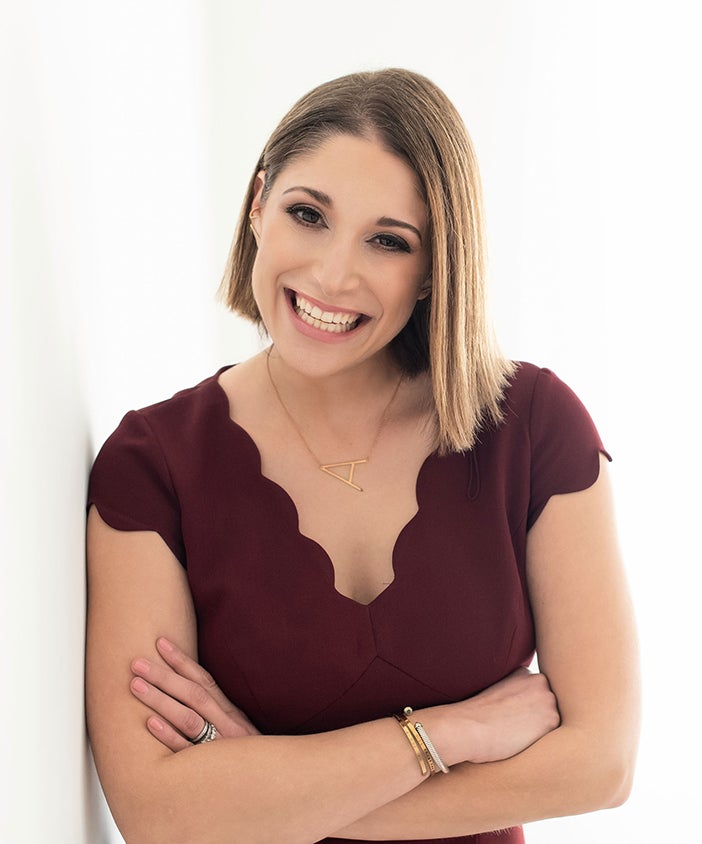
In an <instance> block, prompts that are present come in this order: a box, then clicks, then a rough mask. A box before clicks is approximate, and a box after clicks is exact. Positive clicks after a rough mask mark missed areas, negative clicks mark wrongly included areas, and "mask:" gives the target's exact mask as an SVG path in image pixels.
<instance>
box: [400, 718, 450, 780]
mask: <svg viewBox="0 0 702 844" xmlns="http://www.w3.org/2000/svg"><path fill="white" fill-rule="evenodd" d="M411 714H412V707H411V706H406V707H405V708H404V710H403V712H402V715H395V716H393V717H394V718H395V720H396V721H397V723H398V724H399V725H400V726H401V727H402V730H403V732H404V734H405V735H406V736H407V741H408V742H409V743H410V746H411V747H412V750H414V755H415V756H416V757H417V761H418V762H419V770H420V771H421V772H422V776H423V777H426V776H430V777H433V776H434V774H436V773H438V770H439V769H438V768H437V766H436V763H435V761H434V759H433V758H432V755H431V753H430V752H429V749H428V748H427V746H426V744H425V742H424V739H423V738H422V736H421V735H420V734H419V732H418V731H417V728H416V727H415V726H414V724H413V723H412V722H411V721H410V720H409V718H408V717H407V716H408V715H411Z"/></svg>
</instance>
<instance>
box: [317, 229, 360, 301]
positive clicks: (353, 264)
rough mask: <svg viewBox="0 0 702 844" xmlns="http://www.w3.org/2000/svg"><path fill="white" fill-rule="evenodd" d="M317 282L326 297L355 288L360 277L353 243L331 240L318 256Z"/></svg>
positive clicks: (358, 263) (358, 259) (358, 262)
mask: <svg viewBox="0 0 702 844" xmlns="http://www.w3.org/2000/svg"><path fill="white" fill-rule="evenodd" d="M316 274H317V282H318V284H319V288H320V290H321V291H322V292H323V293H324V294H325V295H327V296H328V297H332V296H338V295H340V294H341V293H346V292H348V291H350V290H353V289H354V288H356V287H357V286H358V284H359V282H360V279H361V273H360V258H359V255H358V253H357V250H356V248H355V246H354V245H353V244H350V243H343V242H341V241H340V240H337V239H334V240H331V241H330V242H329V243H328V244H327V245H326V247H325V248H324V249H323V250H322V252H321V254H320V255H319V256H318V261H317V273H316Z"/></svg>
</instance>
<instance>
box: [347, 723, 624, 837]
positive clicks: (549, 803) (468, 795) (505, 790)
mask: <svg viewBox="0 0 702 844" xmlns="http://www.w3.org/2000/svg"><path fill="white" fill-rule="evenodd" d="M630 732H631V735H619V736H617V737H614V736H607V737H605V736H599V738H596V737H594V736H593V734H592V733H591V732H590V731H588V730H587V729H584V728H576V727H568V726H562V727H559V728H558V729H557V730H554V731H553V732H551V733H549V734H548V735H546V736H544V738H542V739H540V740H539V741H538V742H536V743H535V744H533V745H532V746H531V747H529V748H527V749H526V750H525V751H523V752H522V753H520V754H518V755H517V756H514V757H512V758H511V759H506V760H504V761H502V762H491V763H486V764H479V765H476V764H462V765H457V766H455V767H453V768H452V769H451V771H450V773H449V774H448V775H437V776H434V777H432V779H431V780H428V781H427V782H425V783H424V784H422V785H421V786H420V787H419V788H417V789H415V790H414V791H413V792H411V793H410V794H408V795H406V796H404V797H401V798H400V799H398V800H395V801H394V802H392V803H389V804H387V805H385V806H383V807H382V808H380V809H378V810H377V811H375V812H372V813H371V814H369V815H367V816H366V817H364V818H362V819H360V820H359V821H357V822H356V823H354V824H351V825H350V826H348V827H346V828H345V829H343V830H339V832H337V833H336V834H337V836H338V837H340V838H350V839H368V840H383V839H403V838H408V839H411V838H417V837H419V836H425V837H427V838H449V837H452V836H461V835H473V834H475V833H478V832H486V831H489V830H494V829H505V828H507V827H511V826H516V825H519V824H523V823H528V822H530V821H536V820H542V819H544V818H551V817H560V816H563V815H574V814H581V813H584V812H590V811H594V810H596V809H605V808H611V807H614V806H618V805H620V804H621V803H623V802H624V800H626V798H627V796H628V793H629V790H630V788H631V779H632V771H633V767H634V758H635V747H636V734H637V730H636V729H632V730H631V731H630Z"/></svg>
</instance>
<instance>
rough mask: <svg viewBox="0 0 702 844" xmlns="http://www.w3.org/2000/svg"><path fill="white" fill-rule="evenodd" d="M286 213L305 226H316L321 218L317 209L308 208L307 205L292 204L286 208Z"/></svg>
mask: <svg viewBox="0 0 702 844" xmlns="http://www.w3.org/2000/svg"><path fill="white" fill-rule="evenodd" d="M287 211H288V214H290V216H291V217H294V218H295V219H296V220H298V221H299V222H301V223H302V224H303V225H306V226H316V225H317V223H319V221H320V220H321V219H322V215H321V214H320V213H319V211H315V209H314V208H310V206H309V205H292V206H291V207H290V208H288V209H287Z"/></svg>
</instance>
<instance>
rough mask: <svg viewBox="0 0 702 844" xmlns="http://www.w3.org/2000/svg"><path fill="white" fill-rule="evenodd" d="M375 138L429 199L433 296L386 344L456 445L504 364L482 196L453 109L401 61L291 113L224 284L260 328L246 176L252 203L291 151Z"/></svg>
mask: <svg viewBox="0 0 702 844" xmlns="http://www.w3.org/2000/svg"><path fill="white" fill-rule="evenodd" d="M341 134H348V135H354V136H358V137H368V138H373V139H378V140H379V141H380V142H381V143H382V144H383V145H384V146H385V147H386V148H387V149H388V151H390V152H392V153H394V154H395V155H397V156H399V157H400V158H402V159H403V160H404V161H406V162H407V163H408V164H409V166H410V167H411V168H412V169H413V170H414V172H415V173H416V175H417V179H418V182H419V185H420V187H421V190H422V193H423V196H424V200H425V202H426V204H427V209H428V218H429V229H430V243H431V261H432V269H431V293H430V295H429V296H428V297H427V298H426V299H424V300H420V301H419V302H417V305H416V306H415V309H414V311H413V313H412V316H411V317H410V319H409V321H408V323H407V325H406V326H405V327H404V328H403V330H402V331H401V332H400V333H399V334H398V335H397V337H395V339H394V340H393V341H392V343H391V349H392V351H393V354H394V356H395V360H396V361H397V363H398V365H399V366H400V368H401V369H402V371H404V372H405V373H406V374H407V375H416V374H418V373H420V372H424V371H427V370H429V371H430V373H431V380H432V388H433V394H434V402H435V405H436V412H437V419H438V437H439V443H438V445H439V451H440V452H441V453H447V452H451V451H465V450H468V449H470V448H472V447H473V446H474V444H475V442H476V439H477V435H478V432H479V430H480V428H481V427H482V426H483V425H485V424H493V425H498V424H499V423H500V422H501V421H502V419H503V411H502V407H501V400H502V397H503V393H504V389H505V387H506V385H507V382H508V379H509V376H510V375H511V374H512V372H513V371H514V364H513V363H512V362H511V361H508V360H506V359H505V358H503V357H502V356H501V355H500V353H499V351H498V349H497V346H496V343H495V341H494V338H493V336H492V332H491V330H490V328H489V326H488V324H487V317H486V308H485V242H484V231H483V212H482V194H481V187H480V176H479V173H478V165H477V162H476V158H475V152H474V150H473V146H472V144H471V141H470V138H469V137H468V133H467V131H466V129H465V126H464V124H463V121H462V120H461V117H460V115H459V114H458V112H457V111H456V109H455V107H454V106H453V104H452V103H451V101H450V100H449V99H448V97H447V96H446V95H445V94H444V93H443V91H441V90H440V89H439V88H437V86H436V85H434V83H432V82H431V81H430V80H428V79H427V78H425V77H424V76H421V75H419V74H417V73H413V72H411V71H408V70H403V69H399V68H390V69H386V70H379V71H374V72H365V73H353V74H350V75H348V76H342V77H340V78H339V79H334V80H332V81H331V82H326V83H325V84H323V85H320V86H319V87H317V88H314V89H313V90H312V91H310V92H309V93H308V94H306V95H305V96H304V97H302V99H300V100H298V102H297V103H296V104H295V105H294V106H293V107H292V108H291V109H290V111H289V112H288V113H287V114H286V115H285V117H284V118H283V119H282V121H281V122H280V124H279V125H278V127H277V128H276V129H275V131H274V132H273V134H272V135H271V137H270V139H269V141H268V143H267V144H266V147H265V149H264V151H263V154H262V155H261V157H260V159H259V161H258V162H257V164H256V167H255V168H254V173H253V175H252V177H251V181H250V183H249V187H248V190H247V193H246V197H245V199H244V203H243V206H242V209H241V214H240V217H239V221H238V224H237V229H236V232H235V235H234V240H233V243H232V247H231V250H230V253H229V259H228V262H227V267H226V270H225V274H224V278H223V280H222V288H221V290H222V295H223V298H224V300H225V302H226V304H227V305H228V307H229V308H231V309H232V310H233V311H235V312H237V313H239V314H241V315H242V316H245V317H248V318H249V319H251V320H253V321H254V322H256V323H258V324H259V325H260V324H261V315H260V313H259V311H258V307H257V306H256V302H255V300H254V297H253V292H252V289H251V273H252V269H253V264H254V260H255V257H256V241H255V240H254V237H253V234H252V232H251V230H250V228H249V218H248V215H249V211H250V209H251V203H252V200H253V197H254V192H255V181H256V175H257V174H258V173H259V171H261V170H264V171H265V186H264V189H263V194H262V200H263V201H265V198H266V195H267V193H268V192H269V191H270V188H271V185H272V184H273V182H274V181H275V179H276V177H277V176H278V174H279V173H280V171H281V170H282V169H283V168H284V167H285V166H286V164H287V163H289V162H290V161H291V160H292V159H293V158H295V157H296V156H299V155H302V154H304V153H309V152H311V151H313V150H315V149H317V148H318V147H320V146H321V145H322V144H323V143H324V142H325V141H326V140H328V139H329V138H330V137H332V136H334V135H341Z"/></svg>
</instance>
